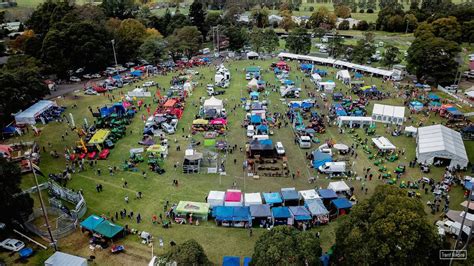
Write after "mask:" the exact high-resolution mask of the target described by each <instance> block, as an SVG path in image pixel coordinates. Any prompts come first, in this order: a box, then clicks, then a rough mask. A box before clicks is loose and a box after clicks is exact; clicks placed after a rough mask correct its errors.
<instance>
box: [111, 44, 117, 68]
mask: <svg viewBox="0 0 474 266" xmlns="http://www.w3.org/2000/svg"><path fill="white" fill-rule="evenodd" d="M110 42H111V43H112V50H113V51H114V59H115V67H117V66H118V64H117V54H116V53H115V40H111V41H110Z"/></svg>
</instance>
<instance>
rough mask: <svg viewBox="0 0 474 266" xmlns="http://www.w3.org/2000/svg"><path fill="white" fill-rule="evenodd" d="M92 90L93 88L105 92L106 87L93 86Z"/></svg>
mask: <svg viewBox="0 0 474 266" xmlns="http://www.w3.org/2000/svg"><path fill="white" fill-rule="evenodd" d="M94 90H95V91H96V92H97V93H103V92H107V88H104V87H101V86H94Z"/></svg>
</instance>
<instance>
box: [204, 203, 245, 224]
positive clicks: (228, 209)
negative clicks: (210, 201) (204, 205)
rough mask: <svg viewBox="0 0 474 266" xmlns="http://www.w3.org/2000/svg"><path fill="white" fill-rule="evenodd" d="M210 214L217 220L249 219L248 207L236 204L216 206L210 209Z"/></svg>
mask: <svg viewBox="0 0 474 266" xmlns="http://www.w3.org/2000/svg"><path fill="white" fill-rule="evenodd" d="M212 216H214V217H215V218H216V220H219V221H249V220H250V219H251V218H250V208H249V207H237V206H216V207H214V208H213V210H212Z"/></svg>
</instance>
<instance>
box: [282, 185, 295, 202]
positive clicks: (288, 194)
mask: <svg viewBox="0 0 474 266" xmlns="http://www.w3.org/2000/svg"><path fill="white" fill-rule="evenodd" d="M281 197H282V198H283V200H284V201H287V200H298V199H299V195H298V192H297V191H296V189H295V188H282V189H281Z"/></svg>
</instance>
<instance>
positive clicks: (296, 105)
mask: <svg viewBox="0 0 474 266" xmlns="http://www.w3.org/2000/svg"><path fill="white" fill-rule="evenodd" d="M300 107H301V105H300V104H299V103H297V102H293V103H291V104H290V108H291V109H296V108H300Z"/></svg>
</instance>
